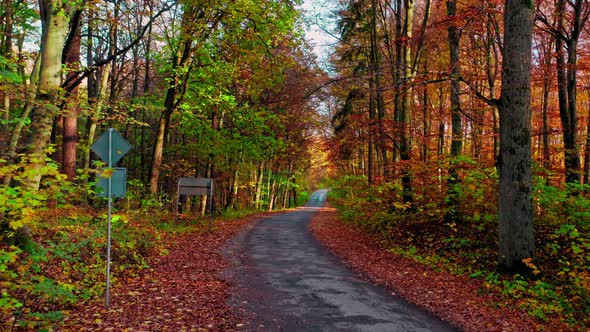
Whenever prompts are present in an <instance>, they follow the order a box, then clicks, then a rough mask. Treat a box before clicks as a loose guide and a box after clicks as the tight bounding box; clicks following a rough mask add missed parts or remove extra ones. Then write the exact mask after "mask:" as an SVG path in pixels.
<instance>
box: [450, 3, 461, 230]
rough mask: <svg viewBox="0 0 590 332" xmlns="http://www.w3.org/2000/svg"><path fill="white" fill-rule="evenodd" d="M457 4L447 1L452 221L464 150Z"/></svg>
mask: <svg viewBox="0 0 590 332" xmlns="http://www.w3.org/2000/svg"><path fill="white" fill-rule="evenodd" d="M456 15H457V3H456V2H455V1H454V0H449V1H447V16H448V17H449V21H450V22H449V27H448V40H449V54H450V62H449V64H450V66H451V69H450V73H451V94H450V96H451V133H452V140H451V158H453V159H452V160H451V161H450V162H451V165H450V166H449V213H448V215H447V217H448V218H449V219H451V220H455V219H457V216H458V211H457V210H458V208H459V198H458V194H459V193H458V188H457V185H458V184H459V174H458V172H457V168H456V165H455V164H456V160H455V159H454V158H456V157H458V156H459V155H460V154H461V152H462V149H463V128H462V123H461V116H462V115H461V103H460V99H459V96H460V93H461V90H460V82H459V80H460V76H461V64H460V62H459V38H460V32H459V29H458V28H457V23H456Z"/></svg>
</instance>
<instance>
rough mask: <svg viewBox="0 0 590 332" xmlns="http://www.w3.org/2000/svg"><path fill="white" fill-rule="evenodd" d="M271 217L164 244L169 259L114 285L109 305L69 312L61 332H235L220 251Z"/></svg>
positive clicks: (88, 305)
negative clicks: (232, 240) (166, 247)
mask: <svg viewBox="0 0 590 332" xmlns="http://www.w3.org/2000/svg"><path fill="white" fill-rule="evenodd" d="M267 214H268V213H256V214H253V215H250V216H248V217H245V218H241V219H239V220H233V221H222V222H218V223H216V226H215V228H214V230H213V232H207V231H206V230H205V229H202V230H198V231H194V232H190V233H187V234H183V235H181V236H176V237H174V238H169V239H166V242H168V243H173V245H171V246H170V248H168V254H167V255H165V256H162V257H157V258H154V259H153V262H152V264H151V267H150V268H149V269H147V270H143V271H141V272H140V275H139V276H138V277H133V278H125V279H123V278H121V279H119V280H117V281H115V282H114V286H113V288H112V293H111V306H110V307H109V308H106V307H105V303H104V299H99V300H97V301H93V302H89V303H84V304H83V305H80V306H78V307H77V308H76V309H75V310H73V311H72V312H70V314H69V316H68V318H67V320H66V321H65V325H64V326H63V327H61V329H60V330H61V331H175V332H176V331H232V330H239V329H240V327H242V326H243V325H244V324H241V321H240V316H243V315H238V314H236V313H235V312H234V311H233V309H232V308H231V307H230V306H229V305H228V303H227V299H228V298H229V292H230V285H229V284H228V283H227V282H226V281H223V280H222V279H220V274H221V272H222V271H223V270H224V269H225V268H227V266H228V262H227V261H226V260H225V259H224V257H223V255H222V251H221V250H222V247H223V246H224V244H225V243H226V242H227V241H228V240H229V239H230V238H232V237H233V236H234V235H235V234H237V233H238V232H239V231H241V230H242V229H244V228H245V227H247V225H249V224H252V223H253V222H254V221H255V220H257V219H259V218H261V217H263V216H265V215H267Z"/></svg>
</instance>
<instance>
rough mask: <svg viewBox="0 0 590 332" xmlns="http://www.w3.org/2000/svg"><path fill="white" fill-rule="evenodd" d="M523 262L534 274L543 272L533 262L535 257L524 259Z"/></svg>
mask: <svg viewBox="0 0 590 332" xmlns="http://www.w3.org/2000/svg"><path fill="white" fill-rule="evenodd" d="M522 263H523V264H524V265H526V266H527V267H528V268H529V269H531V271H532V272H533V274H534V275H537V274H539V273H541V271H540V270H539V268H538V267H537V266H536V265H535V264H533V259H532V258H531V257H529V258H525V259H523V260H522Z"/></svg>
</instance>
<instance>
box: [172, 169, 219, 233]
mask: <svg viewBox="0 0 590 332" xmlns="http://www.w3.org/2000/svg"><path fill="white" fill-rule="evenodd" d="M176 193H177V195H176V204H175V207H174V209H175V210H176V213H175V214H176V216H177V217H178V204H179V202H180V195H187V196H188V195H197V196H209V225H208V229H209V231H211V224H212V222H213V212H212V211H213V210H212V209H213V178H178V190H177V191H176Z"/></svg>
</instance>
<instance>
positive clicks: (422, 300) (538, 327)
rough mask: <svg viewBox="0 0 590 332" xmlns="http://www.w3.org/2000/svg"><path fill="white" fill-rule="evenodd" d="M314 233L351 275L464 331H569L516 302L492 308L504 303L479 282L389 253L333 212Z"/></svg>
mask: <svg viewBox="0 0 590 332" xmlns="http://www.w3.org/2000/svg"><path fill="white" fill-rule="evenodd" d="M310 230H311V231H312V233H313V234H314V236H315V237H316V238H317V239H318V240H319V241H320V242H321V243H322V244H323V245H324V246H326V247H328V248H329V249H330V250H331V251H332V252H334V253H335V254H336V255H337V256H340V257H341V258H342V259H343V260H344V262H345V263H346V264H348V265H349V266H350V267H351V268H352V269H353V270H355V271H358V272H359V273H361V274H363V275H365V276H367V277H368V278H369V279H370V280H371V281H373V282H374V283H376V284H379V285H384V286H386V287H387V288H388V289H390V290H391V291H392V293H394V294H396V295H399V296H401V297H403V298H405V299H407V300H408V301H410V302H412V303H414V304H417V305H419V306H421V307H423V308H425V309H426V310H428V311H431V312H432V313H434V314H435V315H437V316H439V317H440V318H442V319H444V320H446V321H448V322H451V323H452V324H453V325H454V326H456V327H458V328H459V329H461V330H464V331H474V332H482V331H519V332H525V331H568V330H571V329H568V328H567V327H566V326H564V325H562V324H560V323H559V322H548V323H542V322H539V321H536V320H535V319H534V318H532V317H531V316H529V315H527V313H526V312H524V310H522V309H519V308H518V305H517V303H504V304H505V305H504V306H502V307H498V306H497V305H495V306H494V303H499V302H500V301H501V300H500V299H499V298H497V297H495V296H493V295H491V294H479V293H478V289H480V288H482V287H483V285H482V282H481V281H480V280H477V279H471V278H468V277H465V276H456V275H451V274H449V273H446V272H440V271H435V270H433V269H431V268H428V267H426V266H424V265H421V264H419V263H417V262H415V261H412V260H410V259H408V258H405V257H401V256H399V255H396V254H393V253H390V252H387V251H385V250H384V248H382V247H381V246H380V245H379V241H378V240H376V239H372V238H371V237H369V236H367V235H366V234H364V233H362V232H361V231H359V230H355V229H353V228H352V227H351V226H350V225H345V224H343V223H341V222H339V221H338V220H337V214H336V211H335V210H334V209H328V208H323V209H322V210H321V211H320V212H318V213H317V214H316V215H315V216H314V217H313V219H312V221H311V223H310Z"/></svg>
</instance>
